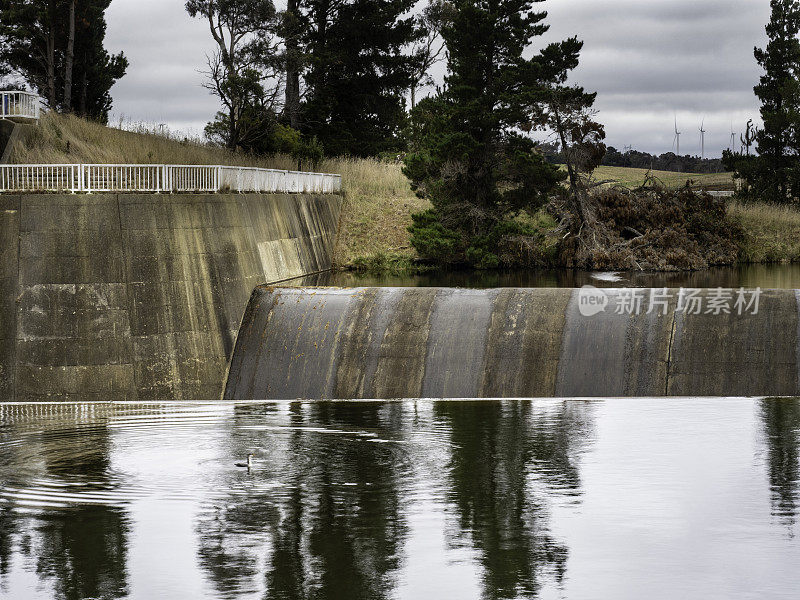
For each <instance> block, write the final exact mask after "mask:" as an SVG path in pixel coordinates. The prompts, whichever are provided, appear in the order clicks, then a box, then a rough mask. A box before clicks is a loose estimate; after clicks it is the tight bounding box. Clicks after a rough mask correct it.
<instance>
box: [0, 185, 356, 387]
mask: <svg viewBox="0 0 800 600" xmlns="http://www.w3.org/2000/svg"><path fill="white" fill-rule="evenodd" d="M341 203H342V197H341V196H339V195H336V194H307V193H302V194H301V193H297V194H279V193H274V194H233V193H231V194H222V193H220V194H200V193H197V194H122V193H120V194H19V195H17V194H13V195H9V194H0V401H9V400H15V401H19V402H41V401H50V402H69V401H87V400H92V401H94V400H99V401H108V400H127V401H149V400H158V401H162V400H218V399H219V397H220V394H221V393H222V389H223V385H224V382H225V370H226V366H227V363H228V360H229V359H230V356H231V352H232V351H233V345H234V341H235V339H236V330H237V328H238V326H239V323H240V321H241V319H242V313H243V312H244V309H245V307H246V306H247V301H248V298H249V297H250V294H251V292H252V290H253V288H254V287H255V286H257V285H259V284H262V283H265V282H270V281H280V280H284V279H289V278H293V277H299V276H302V275H307V274H309V273H315V272H318V271H325V270H327V269H330V267H331V261H332V255H333V249H334V244H335V240H336V235H337V229H338V221H339V213H340V209H341Z"/></svg>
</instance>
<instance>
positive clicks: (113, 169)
mask: <svg viewBox="0 0 800 600" xmlns="http://www.w3.org/2000/svg"><path fill="white" fill-rule="evenodd" d="M341 189H342V176H341V175H335V174H331V173H305V172H299V171H279V170H276V169H258V168H254V167H227V166H222V165H0V192H71V193H77V192H85V193H88V194H91V193H93V192H156V193H161V192H164V193H173V192H212V193H213V192H259V193H261V192H268V193H269V192H271V193H275V192H288V193H300V192H308V193H323V194H329V193H336V192H339V191H341Z"/></svg>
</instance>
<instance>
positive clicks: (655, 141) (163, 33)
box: [108, 0, 769, 155]
mask: <svg viewBox="0 0 800 600" xmlns="http://www.w3.org/2000/svg"><path fill="white" fill-rule="evenodd" d="M183 4H184V3H183V1H182V0H114V2H112V4H111V8H110V9H109V12H108V21H109V28H108V44H109V47H110V48H111V49H112V50H114V51H118V50H124V51H125V53H126V54H127V55H128V57H129V58H130V60H131V67H130V69H129V73H128V75H127V76H126V77H125V78H124V79H123V80H121V81H120V82H119V83H118V84H117V85H116V86H115V87H114V89H113V90H112V94H113V95H114V112H115V113H116V114H117V115H119V114H124V115H126V117H128V118H130V119H132V120H135V121H145V122H151V123H169V124H170V125H171V126H173V127H176V128H190V129H193V130H195V131H199V130H201V129H202V127H203V125H204V124H205V123H206V122H207V121H208V120H209V119H210V118H211V117H212V116H213V114H214V113H215V112H216V110H218V102H217V100H216V99H215V98H214V97H213V96H211V95H209V93H208V92H207V91H206V90H205V89H203V88H202V82H203V75H202V74H201V73H200V71H202V69H203V68H204V65H205V55H206V53H208V52H210V51H211V50H212V49H213V48H212V44H211V41H210V36H209V34H208V31H207V29H206V25H205V23H204V22H203V21H201V20H197V19H194V20H193V19H191V18H190V17H189V16H188V15H187V14H186V12H185V10H184V8H183ZM278 4H279V5H280V4H282V3H280V2H279V3H278ZM538 8H541V9H543V10H546V11H548V13H549V14H548V18H547V23H549V24H550V31H549V32H548V33H547V34H546V35H545V36H544V37H543V38H542V39H541V40H538V41H537V43H550V42H553V41H557V40H561V39H564V38H566V37H570V36H573V35H575V36H577V37H578V38H579V39H582V40H583V41H584V50H583V53H582V57H581V65H580V67H579V68H578V69H576V71H575V73H574V74H573V77H572V80H573V81H574V82H575V83H579V84H581V85H583V86H584V87H586V89H588V90H592V91H597V92H598V96H597V107H598V109H599V111H600V113H599V118H600V120H601V121H602V122H603V123H604V124H605V125H606V129H607V133H608V142H609V143H610V144H612V145H615V146H617V147H622V146H623V145H626V144H633V145H634V147H636V148H639V149H642V150H647V151H650V152H665V151H668V150H670V149H671V147H672V142H673V139H672V138H673V136H672V134H671V130H672V123H673V119H674V117H675V116H676V115H677V117H678V119H679V121H680V122H681V123H685V129H686V131H687V133H685V134H684V136H681V137H682V143H681V150H682V151H685V152H693V153H694V152H696V153H699V132H697V135H696V136H695V133H694V130H695V129H697V128H698V127H699V125H700V121H701V119H703V118H705V119H706V129H708V132H709V133H708V134H707V136H706V148H707V153H708V154H713V155H719V153H720V152H721V151H722V149H723V148H725V147H727V146H728V144H729V139H730V128H731V121H733V122H734V125H735V129H736V131H737V132H738V131H739V130H740V129H741V128H743V126H744V122H745V121H746V120H747V118H749V117H757V115H758V104H757V100H756V98H755V96H754V95H753V85H755V83H756V81H757V78H758V76H759V68H758V66H757V65H756V63H755V60H754V58H753V47H754V46H763V44H764V43H765V34H764V25H765V24H766V22H767V20H768V19H769V2H768V0H636V1H634V0H603V1H602V2H598V0H547V1H546V2H543V3H541V4H539V5H537V9H538ZM695 137H696V138H697V140H694V138H695ZM694 146H697V148H696V149H695V148H694Z"/></svg>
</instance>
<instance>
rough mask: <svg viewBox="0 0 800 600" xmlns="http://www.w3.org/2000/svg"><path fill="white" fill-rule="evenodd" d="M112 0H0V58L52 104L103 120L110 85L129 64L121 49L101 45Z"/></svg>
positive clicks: (60, 108) (107, 108)
mask: <svg viewBox="0 0 800 600" xmlns="http://www.w3.org/2000/svg"><path fill="white" fill-rule="evenodd" d="M110 2H111V0H0V38H2V39H3V40H4V43H3V44H2V45H0V64H3V65H5V68H6V70H7V71H11V72H13V73H15V74H17V75H18V76H19V77H21V78H22V79H23V80H24V81H25V82H26V83H27V84H28V85H29V86H30V87H31V88H33V89H34V90H36V91H37V92H38V93H39V95H41V96H42V97H44V99H45V101H46V102H47V105H48V106H49V107H50V109H52V110H64V111H68V112H76V113H78V114H79V115H81V116H86V117H91V118H95V119H98V120H100V121H106V120H107V119H108V112H109V110H110V108H111V95H110V90H111V87H112V86H113V85H114V83H115V82H116V81H117V80H118V79H120V78H121V77H123V76H124V75H125V70H126V69H127V66H128V61H127V59H126V58H125V56H124V54H123V53H120V54H116V55H113V56H112V55H109V54H108V52H107V51H106V50H105V48H104V47H103V43H104V40H105V31H106V22H105V11H106V9H107V8H108V5H109V4H110ZM76 59H77V60H76ZM76 82H77V84H78V88H77V91H78V93H75V92H76V88H75V84H76Z"/></svg>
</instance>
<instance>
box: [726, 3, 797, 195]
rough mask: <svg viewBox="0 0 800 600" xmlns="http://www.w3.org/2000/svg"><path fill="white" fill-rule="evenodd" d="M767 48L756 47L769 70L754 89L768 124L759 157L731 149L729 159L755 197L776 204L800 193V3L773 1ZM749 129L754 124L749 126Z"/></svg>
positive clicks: (761, 133) (760, 133)
mask: <svg viewBox="0 0 800 600" xmlns="http://www.w3.org/2000/svg"><path fill="white" fill-rule="evenodd" d="M770 6H771V7H772V15H771V17H770V22H769V24H768V25H767V28H766V29H767V37H768V40H769V41H768V42H767V46H766V48H764V49H760V48H756V49H755V58H756V61H758V64H759V65H760V66H761V67H762V68H763V69H764V74H763V75H762V76H761V78H760V80H759V83H758V85H756V86H755V88H753V89H754V91H755V93H756V96H758V98H759V99H760V100H761V120H762V121H763V126H762V127H761V129H759V130H757V131H756V132H755V142H756V150H757V152H758V156H750V155H749V154H750V153H749V149H750V148H749V145H750V144H749V143H748V142H749V141H751V138H750V137H749V136H748V139H747V142H746V141H745V139H743V140H742V143H743V144H746V145H747V150H748V152H747V155H744V156H743V155H742V154H741V153H732V152H728V153H726V154H725V161H726V164H727V165H728V166H729V167H732V168H734V169H735V170H736V173H737V175H738V176H739V177H741V178H742V179H744V181H745V186H744V189H745V190H747V193H748V194H749V195H752V196H754V197H757V198H759V199H762V200H767V201H772V202H787V201H792V200H794V199H796V198H798V197H800V82H799V81H798V77H800V41H799V40H798V33H800V4H798V2H797V0H771V1H770ZM748 132H749V127H748Z"/></svg>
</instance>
